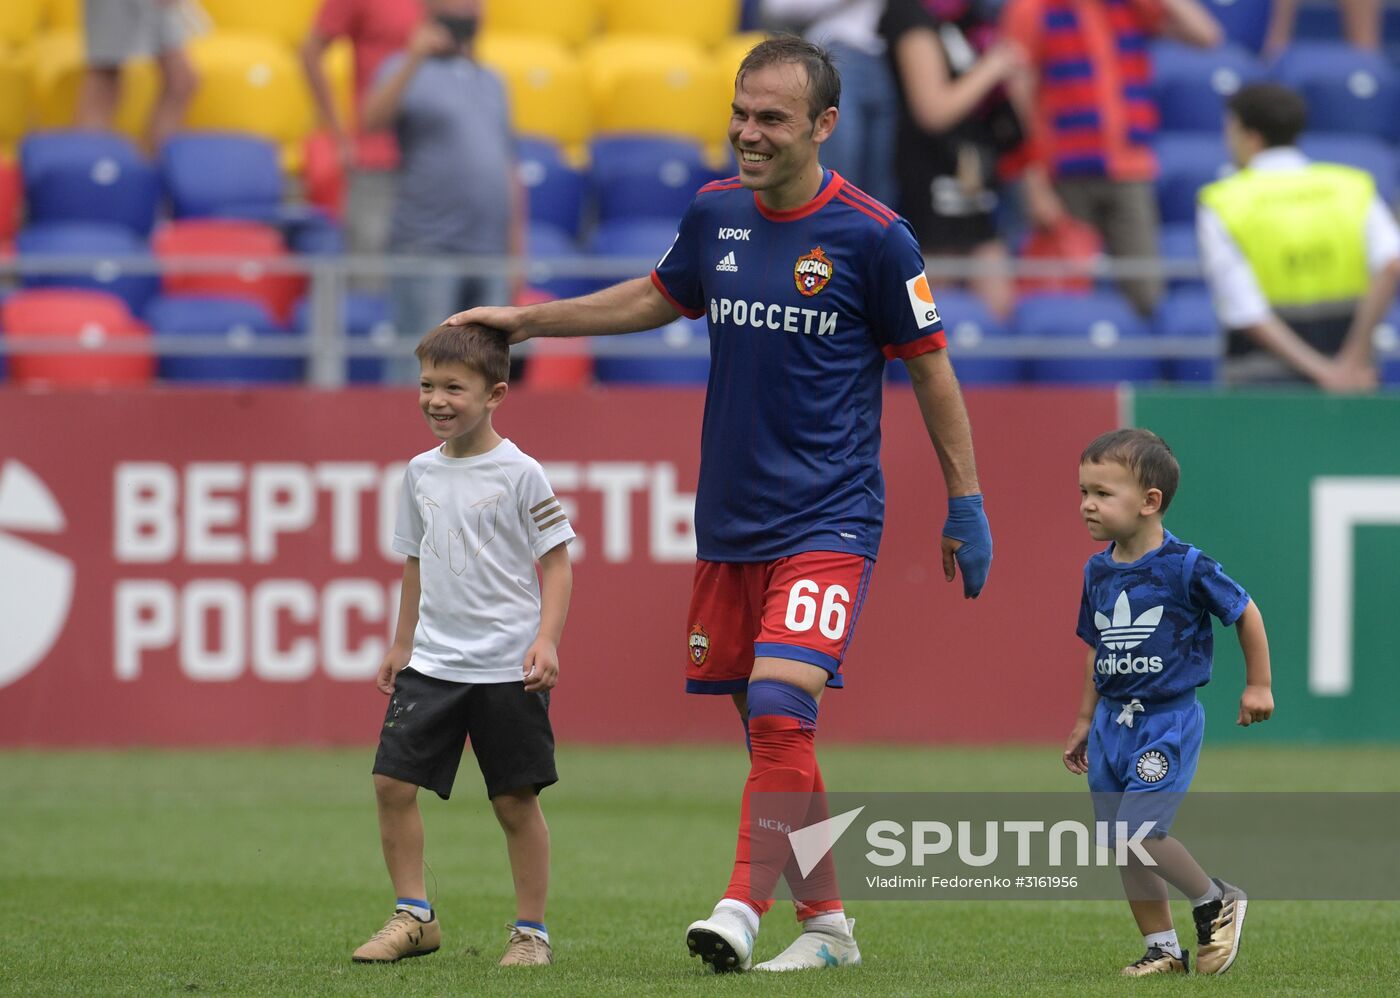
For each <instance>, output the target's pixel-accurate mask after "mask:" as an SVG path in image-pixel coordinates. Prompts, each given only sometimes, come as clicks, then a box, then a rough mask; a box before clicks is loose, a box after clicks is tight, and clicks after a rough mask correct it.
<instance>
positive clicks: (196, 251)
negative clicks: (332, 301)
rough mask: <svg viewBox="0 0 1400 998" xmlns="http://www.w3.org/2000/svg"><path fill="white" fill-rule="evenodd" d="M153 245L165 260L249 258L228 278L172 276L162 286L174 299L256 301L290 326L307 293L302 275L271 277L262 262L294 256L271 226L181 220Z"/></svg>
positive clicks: (159, 232) (220, 275) (157, 236)
mask: <svg viewBox="0 0 1400 998" xmlns="http://www.w3.org/2000/svg"><path fill="white" fill-rule="evenodd" d="M151 245H152V247H153V248H154V249H155V252H156V256H158V257H162V258H165V259H170V258H176V257H191V256H224V257H245V258H249V259H248V261H247V262H245V263H244V264H243V265H241V266H239V267H237V268H236V269H234V270H232V271H228V272H224V273H213V274H211V273H203V274H198V273H183V274H182V273H167V274H166V275H165V279H164V281H163V282H162V287H163V289H164V291H165V293H166V294H168V295H221V296H226V297H232V298H252V299H254V300H256V301H260V302H262V303H263V305H264V307H266V308H267V310H268V311H269V312H271V313H272V314H273V315H274V316H276V317H277V320H278V321H279V322H282V323H287V322H289V321H290V320H291V317H292V309H293V308H294V307H295V305H296V302H297V299H298V298H300V297H301V296H302V295H303V294H304V293H305V292H306V278H305V277H304V276H302V275H300V274H269V273H267V272H266V271H265V270H264V269H263V268H262V267H261V266H259V265H258V262H257V261H259V260H269V261H270V260H278V259H282V258H285V257H287V256H289V254H288V252H287V247H286V246H285V244H284V243H283V242H282V237H281V235H280V234H278V232H277V230H276V229H275V228H273V227H272V226H270V225H264V224H263V223H261V222H244V221H235V220H229V219H221V218H192V219H177V220H175V221H173V222H170V223H169V224H168V225H165V226H163V227H162V228H160V229H157V230H156V234H155V236H154V238H153V239H152V240H151Z"/></svg>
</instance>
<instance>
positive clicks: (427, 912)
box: [394, 901, 433, 922]
mask: <svg viewBox="0 0 1400 998" xmlns="http://www.w3.org/2000/svg"><path fill="white" fill-rule="evenodd" d="M394 910H395V911H406V912H408V913H409V914H410V915H412V916H413V917H414V918H416V919H418V921H420V922H431V921H432V920H433V909H431V908H424V907H423V906H422V905H417V904H408V903H406V902H404V901H400V902H399V903H398V904H396V905H394Z"/></svg>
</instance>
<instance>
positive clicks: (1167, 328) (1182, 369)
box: [1152, 287, 1224, 384]
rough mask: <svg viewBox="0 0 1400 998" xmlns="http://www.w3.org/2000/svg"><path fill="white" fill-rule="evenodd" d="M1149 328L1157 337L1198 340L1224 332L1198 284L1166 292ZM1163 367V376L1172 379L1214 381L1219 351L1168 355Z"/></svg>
mask: <svg viewBox="0 0 1400 998" xmlns="http://www.w3.org/2000/svg"><path fill="white" fill-rule="evenodd" d="M1152 329H1153V332H1155V333H1156V334H1157V335H1158V336H1172V337H1181V338H1199V339H1201V340H1209V339H1211V338H1213V337H1220V336H1222V335H1224V334H1223V330H1221V328H1220V321H1219V320H1218V319H1217V318H1216V317H1215V308H1214V306H1212V305H1211V302H1210V294H1209V293H1208V292H1207V291H1206V290H1205V289H1204V288H1200V287H1197V288H1184V289H1182V290H1180V291H1173V292H1172V293H1171V294H1169V295H1167V297H1166V298H1164V299H1163V300H1162V302H1161V304H1160V305H1158V306H1157V314H1156V315H1155V316H1153V318H1152ZM1217 345H1218V344H1217ZM1165 366H1166V373H1167V377H1168V378H1170V379H1171V380H1173V381H1188V382H1205V383H1207V384H1210V383H1214V382H1215V381H1216V380H1217V379H1218V377H1219V375H1220V356H1219V351H1218V350H1217V351H1216V355H1215V356H1211V357H1169V358H1167V360H1166V361H1165Z"/></svg>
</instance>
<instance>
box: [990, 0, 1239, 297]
mask: <svg viewBox="0 0 1400 998" xmlns="http://www.w3.org/2000/svg"><path fill="white" fill-rule="evenodd" d="M1001 27H1002V34H1003V36H1004V37H1006V38H1007V39H1009V40H1011V41H1014V42H1017V43H1019V44H1020V45H1021V47H1022V48H1024V49H1025V51H1026V52H1027V54H1028V56H1029V59H1030V62H1031V65H1032V67H1033V69H1032V72H1031V73H1030V74H1027V76H1026V77H1025V80H1026V82H1025V83H1022V82H1021V81H1019V80H1017V81H1012V92H1013V96H1015V97H1016V98H1018V102H1019V104H1020V106H1021V108H1022V110H1023V117H1024V119H1025V120H1026V122H1027V125H1028V126H1029V129H1030V145H1029V153H1028V156H1027V160H1028V164H1029V165H1028V166H1027V167H1026V170H1025V176H1024V185H1023V186H1024V191H1025V197H1026V211H1027V214H1028V215H1029V216H1030V221H1031V223H1032V224H1033V225H1036V226H1039V227H1042V228H1047V229H1053V228H1055V227H1056V226H1058V225H1059V224H1060V223H1061V221H1062V219H1064V218H1065V216H1066V214H1069V215H1072V216H1074V217H1076V218H1079V219H1081V220H1083V221H1085V222H1088V223H1089V224H1090V225H1092V226H1093V227H1094V228H1095V229H1097V230H1098V231H1099V233H1100V235H1101V236H1102V237H1103V241H1104V245H1105V247H1106V248H1107V250H1108V252H1109V254H1110V255H1111V256H1114V257H1129V258H1136V259H1143V260H1145V259H1148V258H1154V257H1156V256H1157V252H1158V246H1157V238H1158V231H1159V229H1160V227H1161V220H1160V218H1159V216H1158V212H1157V197H1156V192H1155V190H1154V189H1153V180H1154V179H1155V178H1156V173H1157V162H1156V159H1155V157H1154V156H1153V152H1152V146H1151V142H1152V138H1153V136H1154V134H1155V133H1156V130H1157V108H1156V106H1155V105H1154V104H1153V102H1152V97H1151V94H1150V93H1149V91H1148V88H1149V87H1150V85H1151V83H1152V62H1151V58H1150V56H1149V54H1148V47H1147V43H1148V38H1149V37H1150V36H1151V35H1154V34H1166V35H1170V36H1172V37H1174V38H1177V39H1179V40H1181V41H1185V42H1188V43H1191V44H1194V45H1201V46H1214V45H1217V44H1219V43H1220V41H1221V38H1222V33H1221V30H1220V25H1219V24H1217V23H1216V22H1215V19H1214V18H1212V17H1211V16H1210V14H1209V13H1207V12H1206V10H1205V8H1204V7H1202V6H1201V4H1200V3H1198V2H1197V0H1009V2H1008V3H1007V5H1006V7H1005V9H1004V10H1003V12H1002V19H1001ZM1119 286H1120V288H1121V289H1122V290H1123V292H1124V294H1125V295H1126V296H1127V297H1128V299H1129V300H1130V301H1131V302H1132V304H1133V307H1134V308H1136V309H1137V310H1138V312H1140V313H1141V314H1143V315H1148V314H1150V313H1151V312H1152V310H1153V308H1154V307H1155V306H1156V304H1157V300H1158V299H1159V298H1160V297H1161V294H1162V279H1161V276H1160V275H1159V274H1157V273H1155V272H1153V271H1151V270H1149V271H1148V272H1146V273H1141V274H1131V275H1128V276H1125V277H1124V278H1123V279H1122V280H1120V282H1119Z"/></svg>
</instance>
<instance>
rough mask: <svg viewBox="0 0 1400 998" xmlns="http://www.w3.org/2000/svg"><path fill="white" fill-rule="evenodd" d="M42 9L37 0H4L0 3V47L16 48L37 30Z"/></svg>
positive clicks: (30, 37)
mask: <svg viewBox="0 0 1400 998" xmlns="http://www.w3.org/2000/svg"><path fill="white" fill-rule="evenodd" d="M42 13H43V11H42V10H41V8H40V3H39V0H5V2H4V3H0V49H4V48H6V47H7V46H8V47H10V48H18V47H19V46H21V45H24V44H26V43H27V42H28V41H29V40H30V39H32V38H33V37H34V35H35V34H36V33H37V32H38V30H39V22H40V17H41V15H42Z"/></svg>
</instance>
